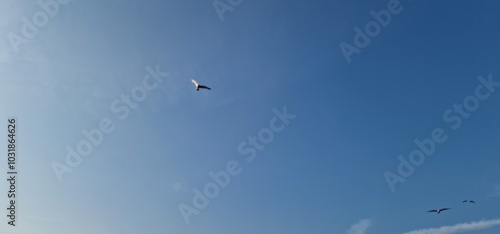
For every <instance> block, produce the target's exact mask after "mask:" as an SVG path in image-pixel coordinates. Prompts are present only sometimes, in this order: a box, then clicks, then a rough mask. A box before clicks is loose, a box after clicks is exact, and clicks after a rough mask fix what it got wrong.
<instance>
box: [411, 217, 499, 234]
mask: <svg viewBox="0 0 500 234" xmlns="http://www.w3.org/2000/svg"><path fill="white" fill-rule="evenodd" d="M498 225H500V219H492V220H481V221H475V222H470V223H459V224H455V225H453V226H443V227H439V228H428V229H420V230H415V231H410V232H405V233H403V234H452V233H463V232H470V231H477V230H483V229H488V228H492V227H494V226H498Z"/></svg>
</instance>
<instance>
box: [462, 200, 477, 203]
mask: <svg viewBox="0 0 500 234" xmlns="http://www.w3.org/2000/svg"><path fill="white" fill-rule="evenodd" d="M463 203H476V202H474V201H472V200H464V201H463Z"/></svg>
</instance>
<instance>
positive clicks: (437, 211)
mask: <svg viewBox="0 0 500 234" xmlns="http://www.w3.org/2000/svg"><path fill="white" fill-rule="evenodd" d="M449 209H451V208H441V209H438V210H429V211H427V212H436V213H437V214H439V213H441V211H444V210H449Z"/></svg>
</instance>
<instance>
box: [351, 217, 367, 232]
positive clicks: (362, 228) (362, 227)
mask: <svg viewBox="0 0 500 234" xmlns="http://www.w3.org/2000/svg"><path fill="white" fill-rule="evenodd" d="M371 225H372V221H371V220H368V219H362V220H359V221H358V222H357V223H355V224H353V225H352V226H351V228H349V230H348V231H347V234H364V233H366V230H368V228H369V227H370V226H371Z"/></svg>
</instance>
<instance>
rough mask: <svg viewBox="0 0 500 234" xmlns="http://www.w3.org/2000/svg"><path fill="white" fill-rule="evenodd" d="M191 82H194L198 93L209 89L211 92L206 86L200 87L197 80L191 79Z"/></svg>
mask: <svg viewBox="0 0 500 234" xmlns="http://www.w3.org/2000/svg"><path fill="white" fill-rule="evenodd" d="M191 82H193V84H194V86H196V91H200V89H208V90H211V88H209V87H207V86H205V85H199V84H198V82H196V80H193V79H191Z"/></svg>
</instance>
